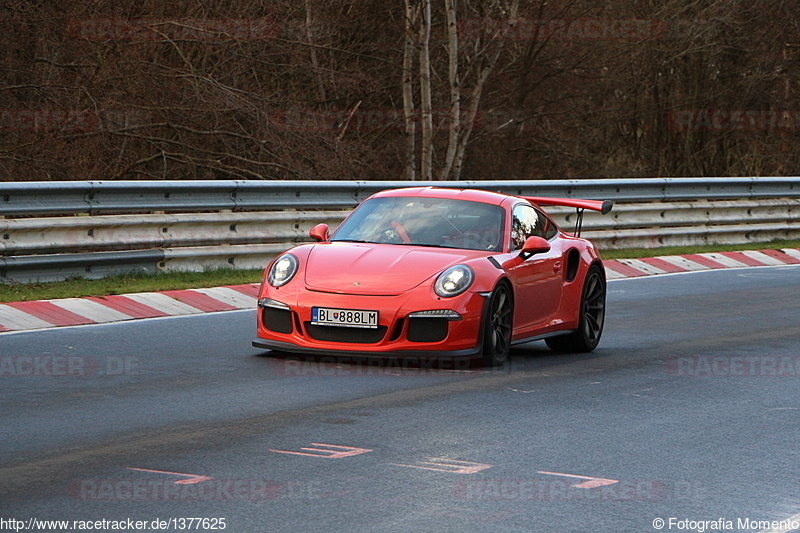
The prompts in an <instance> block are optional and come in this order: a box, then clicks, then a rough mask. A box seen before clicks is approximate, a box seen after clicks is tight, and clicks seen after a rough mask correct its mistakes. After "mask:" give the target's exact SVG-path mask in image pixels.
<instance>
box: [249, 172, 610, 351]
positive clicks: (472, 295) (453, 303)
mask: <svg viewBox="0 0 800 533" xmlns="http://www.w3.org/2000/svg"><path fill="white" fill-rule="evenodd" d="M545 205H560V206H569V207H574V208H576V209H577V210H578V212H579V217H578V218H579V219H581V218H582V214H583V210H584V209H590V210H595V211H600V212H602V213H603V214H605V213H607V212H608V211H610V210H611V207H612V203H611V202H609V201H596V200H574V199H554V198H525V197H516V196H509V195H504V194H498V193H493V192H488V191H478V190H471V189H463V190H460V189H449V188H435V187H415V188H406V189H394V190H387V191H383V192H380V193H377V194H375V195H373V196H371V197H370V198H368V199H367V200H365V201H364V202H363V203H361V204H360V205H359V206H358V207H357V208H356V209H355V210H354V211H353V212H352V213H351V214H350V215H349V216H348V217H347V218H346V219H345V220H344V222H342V224H341V225H340V226H339V227H338V228H337V229H336V231H335V232H333V233H332V234H330V232H329V229H328V227H327V225H325V224H320V225H318V226H315V227H314V228H313V229H312V230H311V232H310V234H311V237H312V238H313V239H314V240H315V241H316V242H313V243H309V244H302V245H300V246H297V247H295V248H292V249H291V250H289V251H287V252H286V253H284V254H282V255H281V256H280V257H277V258H276V259H275V260H274V261H272V262H271V263H270V264H269V265H268V266H267V268H266V270H265V272H264V281H263V282H262V284H261V289H260V293H259V299H258V306H259V313H258V329H257V335H258V338H257V339H255V340H254V341H253V345H254V346H256V347H260V348H266V349H269V350H275V351H280V352H290V353H306V354H330V353H335V354H347V355H357V356H370V357H372V356H387V357H403V356H415V357H417V356H431V357H434V356H450V357H481V358H482V360H483V363H484V364H486V365H491V366H494V365H500V364H502V363H503V362H504V361H505V360H506V359H507V358H508V354H509V350H510V347H511V346H512V345H513V344H517V343H522V342H528V341H532V340H536V339H544V340H545V341H546V342H547V344H548V346H549V347H550V348H551V349H554V350H559V351H573V352H588V351H591V350H593V349H594V348H595V347H596V346H597V344H598V343H599V341H600V336H601V334H602V332H603V323H604V318H605V296H606V279H605V270H604V269H603V265H602V262H601V260H600V258H599V256H598V253H597V251H596V249H595V247H594V246H593V245H592V243H591V242H589V241H587V240H585V239H582V238H580V237H579V236H578V234H579V233H580V231H579V229H580V227H579V225H578V227H576V231H575V234H574V235H573V234H569V233H566V232H564V231H562V230H561V229H560V228H559V227H558V225H557V224H556V223H555V222H554V221H553V219H552V218H550V216H548V215H547V214H546V213H545V211H544V210H543V209H542V207H541V206H545Z"/></svg>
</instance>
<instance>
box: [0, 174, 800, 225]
mask: <svg viewBox="0 0 800 533" xmlns="http://www.w3.org/2000/svg"><path fill="white" fill-rule="evenodd" d="M421 184H429V185H435V186H436V187H454V188H466V189H485V190H490V191H497V192H501V193H505V194H516V195H528V196H561V197H565V198H597V199H599V198H602V199H611V200H616V201H620V202H622V201H626V202H654V201H661V202H670V201H681V200H685V201H689V200H742V199H761V198H800V178H796V177H774V178H641V179H639V178H627V179H591V180H542V181H437V182H408V181H402V182H398V181H324V182H319V181H80V182H0V216H31V215H66V214H78V213H86V214H90V215H101V214H107V213H147V212H153V211H163V212H181V211H183V212H201V211H223V210H231V211H258V210H272V209H308V208H310V207H313V208H315V209H345V208H351V207H353V206H355V205H356V204H357V203H359V202H360V201H362V200H364V199H365V198H367V197H368V196H370V195H372V194H374V193H376V192H378V191H381V190H384V189H393V188H397V187H409V186H414V185H421Z"/></svg>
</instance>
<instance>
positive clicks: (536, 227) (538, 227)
mask: <svg viewBox="0 0 800 533" xmlns="http://www.w3.org/2000/svg"><path fill="white" fill-rule="evenodd" d="M545 220H547V219H544V218H543V217H540V216H539V212H538V211H536V210H535V209H534V208H532V207H531V206H529V205H518V206H517V207H515V208H514V213H513V219H512V221H511V249H512V250H519V249H521V248H522V246H523V245H524V244H525V240H527V238H528V237H533V236H539V237H543V236H544V231H543V230H544V227H543V226H544V222H545Z"/></svg>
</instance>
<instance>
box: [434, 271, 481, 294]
mask: <svg viewBox="0 0 800 533" xmlns="http://www.w3.org/2000/svg"><path fill="white" fill-rule="evenodd" d="M474 279H475V273H474V272H473V271H472V269H471V268H470V267H468V266H467V265H456V266H453V267H450V268H448V269H447V270H445V271H444V272H442V273H441V274H439V277H438V278H437V279H436V283H435V284H434V285H433V290H434V291H435V292H436V294H438V295H439V296H441V297H442V298H452V297H453V296H458V295H459V294H461V293H463V292H464V291H466V290H467V289H469V287H470V285H472V281H473V280H474Z"/></svg>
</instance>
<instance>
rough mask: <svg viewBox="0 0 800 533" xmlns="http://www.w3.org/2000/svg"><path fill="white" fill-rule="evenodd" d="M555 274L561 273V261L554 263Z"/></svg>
mask: <svg viewBox="0 0 800 533" xmlns="http://www.w3.org/2000/svg"><path fill="white" fill-rule="evenodd" d="M553 272H555V273H556V274H558V273H559V272H561V261H556V262H555V263H553Z"/></svg>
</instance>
